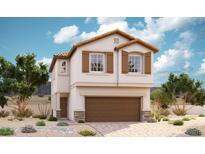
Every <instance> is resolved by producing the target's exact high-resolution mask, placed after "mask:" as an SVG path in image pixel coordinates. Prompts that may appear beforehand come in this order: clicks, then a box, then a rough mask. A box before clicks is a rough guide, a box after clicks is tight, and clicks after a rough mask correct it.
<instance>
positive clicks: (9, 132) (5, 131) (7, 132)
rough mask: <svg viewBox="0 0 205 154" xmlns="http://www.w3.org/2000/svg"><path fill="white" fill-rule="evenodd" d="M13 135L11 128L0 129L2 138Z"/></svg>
mask: <svg viewBox="0 0 205 154" xmlns="http://www.w3.org/2000/svg"><path fill="white" fill-rule="evenodd" d="M13 134H14V130H13V129H12V128H9V127H5V128H0V135H2V136H9V135H13Z"/></svg>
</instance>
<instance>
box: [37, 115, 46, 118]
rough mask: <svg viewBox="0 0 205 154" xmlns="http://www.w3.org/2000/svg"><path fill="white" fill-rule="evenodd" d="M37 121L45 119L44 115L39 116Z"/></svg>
mask: <svg viewBox="0 0 205 154" xmlns="http://www.w3.org/2000/svg"><path fill="white" fill-rule="evenodd" d="M39 119H47V116H46V115H40V116H39Z"/></svg>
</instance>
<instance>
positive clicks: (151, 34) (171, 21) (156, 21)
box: [54, 17, 197, 45]
mask: <svg viewBox="0 0 205 154" xmlns="http://www.w3.org/2000/svg"><path fill="white" fill-rule="evenodd" d="M125 19H126V18H124V17H99V18H97V23H98V25H99V28H98V30H97V31H91V32H82V33H80V34H79V35H77V34H78V33H79V31H78V27H77V26H75V25H73V26H68V27H63V28H62V29H61V30H60V31H59V32H58V33H57V34H55V35H54V42H55V43H58V44H61V43H66V42H75V41H80V40H82V39H88V38H90V37H93V36H95V35H99V34H102V33H104V32H107V31H110V30H114V29H120V30H122V31H125V32H128V33H129V34H131V35H133V36H135V37H138V38H140V39H143V40H145V41H148V42H150V43H152V44H155V45H159V44H160V43H161V42H162V41H163V39H164V37H165V33H166V32H168V31H171V30H177V29H178V28H180V27H182V26H184V25H186V24H188V23H193V22H194V21H195V20H196V19H197V18H145V19H144V28H141V29H137V27H136V26H133V27H129V24H128V22H127V21H126V20H125ZM89 20H90V19H89V18H86V19H85V22H88V21H89ZM137 24H139V25H142V22H141V21H139V22H138V23H136V24H135V25H137ZM70 31H71V32H70ZM184 35H185V34H184ZM182 37H186V36H182ZM71 39H72V40H71ZM73 40H75V41H73Z"/></svg>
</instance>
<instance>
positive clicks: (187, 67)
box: [184, 61, 191, 70]
mask: <svg viewBox="0 0 205 154" xmlns="http://www.w3.org/2000/svg"><path fill="white" fill-rule="evenodd" d="M190 66H191V65H190V62H188V61H186V62H185V64H184V69H185V70H189V68H190Z"/></svg>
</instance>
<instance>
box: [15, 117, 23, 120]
mask: <svg viewBox="0 0 205 154" xmlns="http://www.w3.org/2000/svg"><path fill="white" fill-rule="evenodd" d="M16 119H17V120H18V121H23V120H24V119H23V118H22V117H17V118H16Z"/></svg>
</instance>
